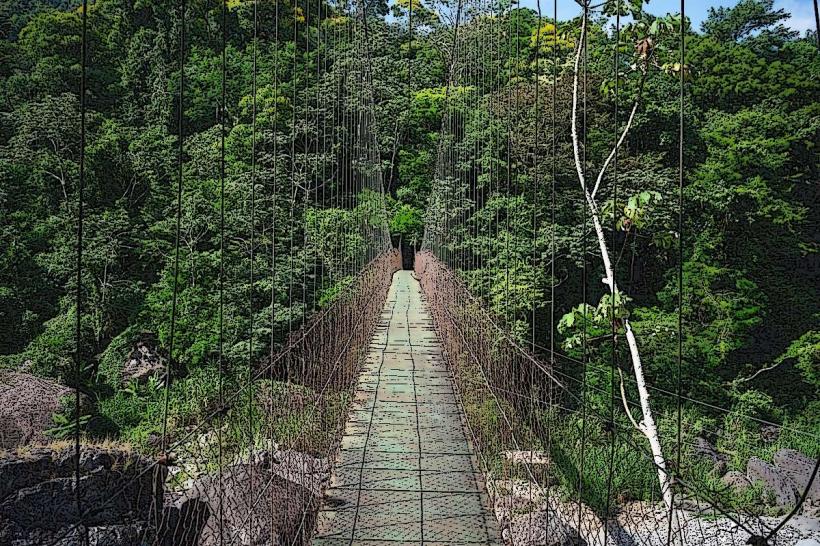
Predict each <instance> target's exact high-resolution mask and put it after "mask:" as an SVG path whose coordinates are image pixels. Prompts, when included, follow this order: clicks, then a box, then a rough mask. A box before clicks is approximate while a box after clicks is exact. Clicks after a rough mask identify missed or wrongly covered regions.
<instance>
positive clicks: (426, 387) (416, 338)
mask: <svg viewBox="0 0 820 546" xmlns="http://www.w3.org/2000/svg"><path fill="white" fill-rule="evenodd" d="M313 544H315V545H321V546H337V545H338V546H341V545H348V546H349V545H352V544H362V545H368V546H375V545H380V544H384V545H390V546H398V545H411V544H425V545H429V546H436V545H442V546H444V545H448V546H454V545H462V544H464V545H466V544H488V545H500V544H501V540H500V538H499V532H498V527H497V524H496V521H495V518H494V516H493V513H492V511H491V509H490V507H489V502H488V499H487V495H486V493H485V491H484V485H483V477H482V476H481V474H480V472H479V471H478V466H477V463H476V459H475V456H474V455H473V452H472V448H471V446H470V443H469V441H468V436H467V433H466V431H465V429H464V426H463V424H462V420H461V409H460V407H459V405H458V399H457V397H456V395H455V390H454V387H453V382H452V379H451V378H450V374H449V372H448V370H447V365H446V363H445V361H444V359H443V357H442V350H441V347H440V344H439V342H438V339H437V337H436V333H435V330H434V329H433V325H432V319H431V317H430V315H429V313H428V311H427V308H426V305H425V303H424V301H423V300H422V296H421V290H420V287H419V284H418V282H417V281H416V280H415V279H414V278H413V277H412V275H411V274H410V272H409V271H399V272H397V273H396V275H395V276H394V278H393V285H392V286H391V288H390V293H389V295H388V298H387V302H386V304H385V307H384V311H383V312H382V315H381V322H380V324H379V327H378V328H377V330H376V333H375V335H374V336H373V340H372V343H371V345H370V353H369V355H368V357H367V361H366V362H365V365H364V367H363V370H362V373H361V375H360V378H359V385H358V387H357V390H356V395H355V398H354V403H353V407H352V409H351V412H350V415H349V418H348V423H347V426H346V429H345V436H344V438H343V439H342V444H341V450H340V452H339V455H338V457H337V460H336V465H335V467H334V475H333V477H332V479H331V484H330V487H329V488H328V490H327V492H326V495H325V502H324V504H323V507H322V509H321V511H320V513H319V523H318V532H317V535H316V536H315V537H314V539H313Z"/></svg>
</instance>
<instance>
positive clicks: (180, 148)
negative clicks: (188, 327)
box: [162, 0, 186, 455]
mask: <svg viewBox="0 0 820 546" xmlns="http://www.w3.org/2000/svg"><path fill="white" fill-rule="evenodd" d="M185 9H186V0H179V27H180V28H179V65H178V69H179V104H178V105H177V211H176V230H175V231H176V235H175V242H174V281H173V282H174V287H173V295H172V297H171V328H170V332H169V341H168V368H167V369H166V370H165V400H164V403H163V411H162V452H163V455H166V453H165V451H166V450H167V448H168V400H169V396H170V390H171V372H172V370H173V369H174V365H175V364H176V358H175V355H174V350H175V347H174V342H175V337H176V319H177V299H178V293H179V245H180V237H181V232H182V185H183V172H182V170H183V167H184V165H185V159H184V157H183V154H184V148H185V126H184V124H185Z"/></svg>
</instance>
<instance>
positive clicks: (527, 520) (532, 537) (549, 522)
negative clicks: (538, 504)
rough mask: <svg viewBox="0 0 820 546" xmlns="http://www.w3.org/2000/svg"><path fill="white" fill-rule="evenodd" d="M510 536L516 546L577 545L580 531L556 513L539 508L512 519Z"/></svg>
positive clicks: (580, 542) (579, 542)
mask: <svg viewBox="0 0 820 546" xmlns="http://www.w3.org/2000/svg"><path fill="white" fill-rule="evenodd" d="M508 536H509V539H510V542H512V544H515V545H516V546H577V545H580V544H584V541H583V540H582V539H581V538H580V536H579V535H578V532H577V531H576V530H575V529H574V528H573V527H571V526H570V525H568V524H567V523H566V522H564V521H563V520H562V519H561V518H559V517H558V516H557V515H556V514H555V513H552V512H551V511H546V510H538V511H535V512H530V513H529V514H522V515H519V516H516V517H515V518H513V519H512V521H511V522H510V526H509V532H508Z"/></svg>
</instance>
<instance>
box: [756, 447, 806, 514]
mask: <svg viewBox="0 0 820 546" xmlns="http://www.w3.org/2000/svg"><path fill="white" fill-rule="evenodd" d="M746 476H747V477H748V478H749V481H751V482H752V483H754V482H762V483H763V486H764V487H765V488H766V490H768V491H769V492H770V493H771V494H772V495H773V496H774V500H775V503H776V504H777V506H779V507H780V508H789V507H791V506H794V504H795V503H796V502H797V495H796V494H795V492H794V486H793V485H792V483H791V481H790V480H789V479H788V478H787V477H786V476H784V475H782V474H780V472H778V471H777V468H775V467H774V466H773V465H771V464H769V463H767V462H766V461H763V460H762V459H758V458H757V457H752V458H750V459H749V462H748V463H747V464H746Z"/></svg>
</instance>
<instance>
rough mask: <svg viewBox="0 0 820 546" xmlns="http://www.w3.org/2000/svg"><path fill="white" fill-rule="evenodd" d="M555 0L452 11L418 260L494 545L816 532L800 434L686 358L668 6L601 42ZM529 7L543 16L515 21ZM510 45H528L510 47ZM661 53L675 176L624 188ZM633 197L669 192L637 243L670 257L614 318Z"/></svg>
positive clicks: (680, 89) (682, 79) (678, 76)
mask: <svg viewBox="0 0 820 546" xmlns="http://www.w3.org/2000/svg"><path fill="white" fill-rule="evenodd" d="M551 7H552V12H553V15H552V17H549V16H544V15H542V12H541V4H540V2H539V3H537V4H536V13H535V14H532V13H527V12H526V11H525V10H520V9H518V8H516V7H514V6H512V7H510V6H499V5H493V4H491V3H484V2H475V1H474V2H459V3H458V6H457V8H456V7H453V6H450V8H452V9H453V14H451V15H450V16H449V18H448V20H450V21H452V23H451V26H450V28H449V31H450V35H449V36H448V38H449V39H448V40H447V41H446V46H445V49H446V54H445V58H446V59H447V60H448V64H447V87H446V92H445V97H444V100H443V106H442V110H443V115H442V124H441V132H440V138H439V141H438V153H437V162H436V176H435V180H434V183H433V191H432V194H431V198H430V201H429V204H428V211H427V217H426V224H425V230H426V231H425V238H424V243H423V246H422V249H423V250H422V252H420V253H418V254H417V256H416V274H417V275H418V277H419V279H420V282H421V285H422V287H423V291H424V295H425V297H426V299H427V302H428V304H429V305H430V308H431V310H432V314H433V316H434V319H435V323H436V329H437V331H438V333H439V336H440V338H441V340H442V343H443V345H444V349H445V351H446V353H447V356H448V364H449V365H450V368H451V372H452V375H453V377H454V380H455V382H456V384H457V385H458V387H459V391H460V397H461V404H462V406H463V411H464V413H465V415H466V419H467V422H468V424H469V425H470V431H471V434H472V436H473V442H474V444H475V447H476V450H477V451H478V454H479V455H480V458H481V462H482V466H483V471H484V473H485V478H486V480H487V487H488V490H489V491H490V493H491V495H492V497H493V500H494V508H495V513H496V517H497V518H498V519H499V521H500V523H501V524H502V527H503V535H504V539H505V540H506V541H508V542H510V543H512V544H533V543H537V544H570V543H585V544H600V545H604V544H619V545H620V544H651V545H668V544H708V545H715V546H717V545H725V544H738V545H740V544H747V543H748V544H772V545H773V544H790V545H793V544H796V543H797V542H798V541H800V540H801V539H809V540H811V539H816V538H817V535H816V533H817V530H816V516H817V507H816V504H815V503H816V500H815V501H812V500H811V499H812V498H815V499H816V498H817V497H816V496H817V491H820V489H818V487H819V486H818V484H817V479H816V474H817V469H818V464H820V462H819V461H818V460H816V459H813V458H812V457H811V456H809V455H807V453H808V454H813V453H815V452H816V445H817V443H816V442H817V438H816V436H815V435H814V434H812V432H810V431H806V430H800V428H799V427H797V428H795V427H791V426H789V425H786V424H783V423H773V422H769V421H767V420H766V419H761V418H759V417H755V416H753V415H749V414H747V413H745V412H744V411H742V410H738V409H737V408H736V407H735V408H731V407H723V405H721V404H720V403H716V402H715V401H714V396H713V393H710V392H705V391H699V385H700V381H699V378H698V377H697V374H698V373H699V372H698V371H697V365H696V364H694V363H693V362H687V358H686V357H684V346H687V348H688V350H690V351H691V346H692V344H693V343H696V342H697V338H698V331H697V326H696V325H695V324H688V323H687V322H686V320H684V313H691V309H692V308H693V307H694V306H695V305H696V303H695V302H694V301H693V297H694V296H693V294H692V293H691V291H692V290H693V287H692V286H691V285H689V284H687V279H686V277H685V275H686V271H685V268H684V260H685V259H686V258H689V251H688V250H687V249H686V247H685V245H686V244H687V242H688V239H687V237H688V233H687V230H691V229H693V226H691V225H690V223H689V221H688V219H687V218H686V216H685V214H687V211H688V210H691V209H690V206H689V204H688V203H686V202H685V200H684V196H685V193H684V188H685V186H686V183H687V182H688V180H687V175H688V173H687V172H686V162H685V161H686V157H685V156H684V150H685V148H686V138H687V135H688V133H686V131H685V127H686V126H685V124H686V123H690V121H689V118H688V117H687V108H689V100H690V99H689V87H688V86H689V85H691V82H690V78H689V76H690V73H689V72H688V70H689V67H688V66H687V65H686V62H685V61H686V52H685V36H686V33H688V32H690V30H689V28H688V21H687V19H686V18H685V17H684V16H683V15H682V13H683V7H684V6H683V4H681V15H680V16H668V17H667V18H665V19H659V21H658V22H657V23H656V26H657V28H659V29H661V31H660V33H659V34H658V35H657V36H655V35H653V36H652V37H649V38H647V36H646V35H645V34H641V33H640V32H638V33H636V32H635V26H634V22H630V23H622V21H621V14H620V12H618V10H614V11H613V12H612V13H611V14H610V15H612V19H611V20H610V21H609V23H608V24H607V25H605V27H606V32H605V35H604V34H599V35H594V36H593V35H592V34H591V32H592V31H591V30H590V29H591V28H596V31H597V29H598V28H599V27H598V23H597V22H595V18H596V17H597V16H598V14H599V11H598V10H599V9H600V7H601V6H594V5H591V4H589V3H579V5H578V7H577V9H578V12H577V14H576V17H575V18H574V19H573V20H571V21H568V22H564V23H560V22H559V21H558V18H557V13H558V3H557V2H556V3H554V5H553V6H551ZM533 17H535V18H536V21H537V22H536V24H535V28H537V29H538V30H537V31H536V32H533V33H532V34H529V33H528V34H526V35H523V36H522V35H521V34H519V28H520V27H522V26H524V24H525V23H524V22H525V21H527V18H533ZM529 24H530V26H532V23H531V22H530V23H529ZM522 40H529V41H530V46H531V47H533V46H534V48H535V52H536V53H535V58H534V59H533V58H532V53H530V57H524V58H522V57H521V49H522V47H521V44H522V43H523V42H522ZM592 40H595V41H596V44H595V48H596V50H595V52H594V57H593V56H592V54H591V53H590V52H588V51H587V50H588V42H590V41H592ZM660 43H663V46H661V45H659V44H660ZM662 56H665V57H663V58H664V59H665V60H667V61H669V62H670V63H677V64H673V65H670V66H675V67H677V68H675V69H674V70H672V71H670V74H671V78H670V80H671V81H670V83H671V84H672V85H674V87H672V88H671V91H670V92H669V93H668V99H669V103H670V104H671V105H672V106H671V107H673V108H674V110H675V116H676V118H677V127H676V129H677V131H676V132H677V135H676V136H677V140H676V142H674V145H673V146H670V150H671V152H670V155H674V156H676V157H677V163H678V164H677V166H676V169H674V170H675V171H676V172H675V175H674V178H676V179H677V180H676V182H677V184H666V185H665V184H661V183H657V184H643V185H642V186H640V187H641V188H642V189H643V190H645V193H640V194H635V195H631V194H630V193H629V192H634V191H635V190H634V187H633V186H635V185H636V184H637V185H640V184H638V183H636V181H635V176H636V175H635V173H634V171H633V172H630V173H628V174H627V175H624V174H623V171H624V170H627V171H628V169H629V168H632V169H634V166H629V160H630V159H629V152H628V151H626V150H624V149H622V147H624V148H625V146H623V145H624V142H625V140H626V136H627V135H628V134H629V131H630V128H631V126H632V124H633V123H634V122H635V118H636V113H637V112H640V108H641V107H642V103H641V93H642V92H643V90H644V85H645V82H646V81H647V79H648V78H650V72H651V71H652V70H655V69H656V68H658V67H659V66H660V62H659V60H658V59H660V58H661V57H662ZM559 57H560V59H559ZM603 62H605V63H606V66H608V67H609V68H608V70H609V71H610V72H613V74H615V73H617V74H616V75H613V77H612V81H611V82H609V81H605V82H604V83H605V84H606V85H609V86H610V87H608V88H607V90H606V91H605V92H603V93H602V94H600V95H599V94H598V93H597V87H598V86H599V85H601V88H602V89H603V88H604V85H603V84H602V83H601V82H600V81H598V80H596V81H594V82H593V81H591V80H592V77H593V76H591V75H590V73H591V72H592V68H590V67H593V66H594V68H596V69H597V71H598V73H600V72H601V63H603ZM562 63H563V64H562ZM630 78H633V79H632V80H630ZM593 96H594V97H595V100H596V101H598V102H597V103H593V102H592V99H591V97H593ZM635 97H637V98H635ZM591 127H592V128H591ZM591 132H595V138H596V139H597V140H598V141H601V140H603V141H604V142H606V143H608V144H606V146H604V149H603V151H602V150H601V149H600V146H601V144H600V142H599V143H598V144H597V146H598V147H597V148H592V147H591V146H589V142H588V140H589V138H588V134H590V133H591ZM602 135H603V137H602ZM640 138H643V137H640ZM610 143H611V144H610ZM598 156H600V157H598ZM624 156H626V157H627V159H626V160H624V159H623V157H624ZM568 160H570V161H568ZM625 163H626V164H627V165H628V167H627V168H626V169H625V168H624V167H623V165H624V164H625ZM670 176H671V175H670ZM641 199H643V200H644V201H646V200H652V199H658V200H659V201H664V202H667V203H670V205H669V206H668V207H667V209H666V213H667V214H668V215H669V217H670V219H669V225H670V228H669V231H668V232H667V233H669V234H671V236H672V237H673V239H671V240H670V242H669V244H668V245H663V244H655V245H654V249H652V250H654V251H655V252H657V253H658V255H659V258H658V259H665V260H667V263H669V264H670V265H671V268H670V271H672V272H673V273H672V274H671V277H670V278H669V288H668V289H667V291H666V292H665V294H664V295H665V297H666V300H664V302H663V303H664V304H665V305H667V307H668V308H669V309H670V313H669V318H668V319H664V321H663V322H656V323H652V321H651V320H648V319H646V318H645V317H641V316H639V317H631V316H630V306H631V302H632V300H631V292H632V291H637V292H639V290H640V286H636V283H634V282H633V280H632V279H633V277H634V274H633V273H634V270H633V269H631V266H630V268H627V266H626V265H625V264H624V263H622V260H621V258H623V256H624V251H625V250H626V249H627V247H629V246H630V243H629V237H630V235H631V234H632V232H634V229H635V226H634V225H632V224H631V222H632V221H633V220H634V219H635V218H636V217H634V214H633V212H634V211H635V210H637V208H639V207H640V205H636V203H638V202H639V201H640V200H641ZM630 207H631V208H630ZM630 211H632V212H630ZM630 214H632V216H630ZM522 218H525V219H526V220H522ZM638 221H640V219H638ZM562 226H564V230H563V231H559V229H560V228H561V227H562ZM566 226H569V228H566ZM632 244H634V243H632ZM664 249H668V250H669V252H668V255H664ZM633 252H634V251H633ZM660 256H663V258H660ZM627 269H629V270H627ZM600 277H603V279H600ZM643 296H645V294H644V295H643ZM636 297H637V296H636ZM596 299H597V301H598V303H597V304H596V303H588V302H590V301H592V302H594V301H596ZM579 301H580V302H581V303H580V304H577V302H579ZM648 314H650V315H651V314H652V313H648ZM642 319H643V320H642ZM633 321H634V322H635V324H637V325H638V326H637V327H636V328H639V329H640V332H639V333H636V330H635V329H633V324H632V323H633ZM661 366H666V368H665V369H666V370H667V371H666V372H665V373H662V374H661V373H659V372H658V370H659V369H661ZM755 429H758V430H759V431H760V432H759V434H760V439H758V438H757V436H756V433H755V432H754V430H755ZM750 430H751V431H752V432H750ZM750 435H752V436H754V437H751V436H750ZM745 443H755V444H758V443H760V444H762V445H764V448H763V450H764V451H765V452H766V454H765V455H761V456H760V457H765V460H764V459H762V458H759V457H758V456H752V457H751V458H750V457H749V456H748V454H747V455H745V456H744V455H742V453H743V452H746V453H748V451H749V450H748V449H747V446H746V444H745ZM812 444H814V445H812ZM778 476H780V477H778ZM784 476H786V477H784ZM812 529H814V530H812Z"/></svg>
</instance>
